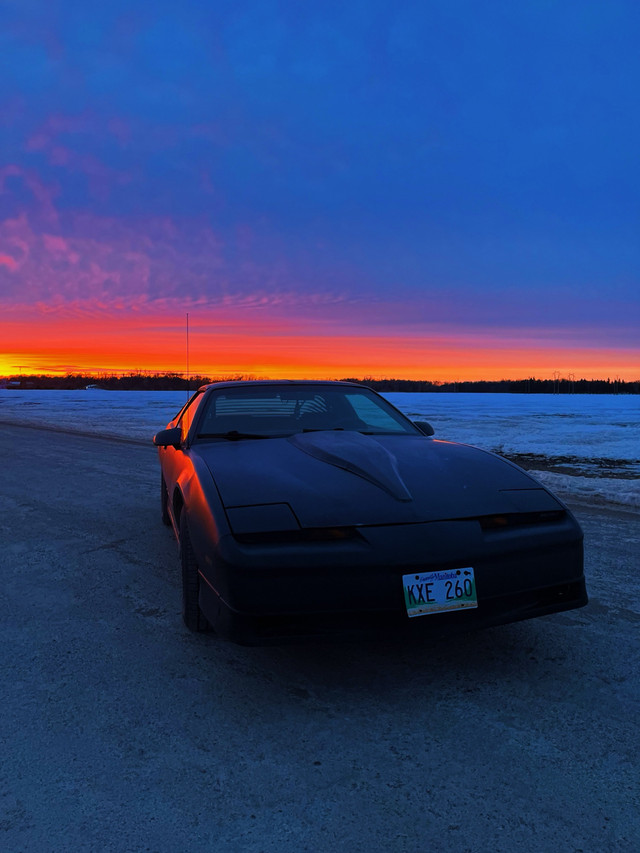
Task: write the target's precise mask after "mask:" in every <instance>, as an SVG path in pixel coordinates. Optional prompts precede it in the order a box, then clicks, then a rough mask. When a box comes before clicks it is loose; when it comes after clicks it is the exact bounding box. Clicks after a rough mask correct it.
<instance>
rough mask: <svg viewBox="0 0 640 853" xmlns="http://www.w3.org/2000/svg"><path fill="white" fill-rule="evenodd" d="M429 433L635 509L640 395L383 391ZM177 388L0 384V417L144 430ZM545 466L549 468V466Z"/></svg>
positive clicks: (163, 419)
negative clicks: (31, 388) (46, 388)
mask: <svg viewBox="0 0 640 853" xmlns="http://www.w3.org/2000/svg"><path fill="white" fill-rule="evenodd" d="M385 396H386V397H387V399H389V400H390V401H391V402H392V403H393V404H394V405H395V406H397V407H398V408H399V409H400V410H401V411H403V412H404V413H405V414H407V415H408V416H409V417H410V418H413V419H414V420H427V421H429V422H430V423H431V424H432V426H433V427H434V429H435V432H436V438H440V439H447V440H451V441H461V442H464V443H467V444H475V445H477V446H478V447H483V448H485V449H487V450H493V451H497V452H498V453H503V454H505V455H508V456H515V457H516V458H517V459H518V461H519V462H520V464H522V465H523V466H524V467H526V468H528V469H529V470H532V471H535V472H536V476H538V477H539V478H540V479H541V480H542V481H543V482H545V483H546V484H547V485H549V486H550V487H551V488H553V489H554V490H556V491H557V492H558V493H559V494H564V495H568V496H572V497H580V496H582V497H589V498H590V499H600V500H607V501H613V502H615V503H618V504H623V505H626V506H629V507H635V508H640V397H638V396H631V395H629V396H625V395H620V396H614V395H582V394H575V395H573V394H567V395H563V394H557V395H552V394H531V395H525V394H443V393H435V394H406V393H398V394H385ZM185 400H186V395H185V393H184V392H180V391H162V392H159V391H100V390H92V391H21V390H2V391H0V421H11V422H16V423H23V424H31V425H46V426H55V427H58V428H61V429H68V430H78V431H82V432H91V433H97V434H102V435H109V436H122V437H124V438H129V439H131V438H134V439H143V440H144V439H149V440H151V436H152V435H153V434H154V433H155V432H157V431H158V430H159V429H162V428H163V427H164V426H165V424H166V423H167V422H168V421H169V420H171V419H172V418H173V416H174V415H175V414H176V412H177V411H178V410H179V409H180V408H181V406H182V405H183V403H184V402H185ZM549 469H552V470H549Z"/></svg>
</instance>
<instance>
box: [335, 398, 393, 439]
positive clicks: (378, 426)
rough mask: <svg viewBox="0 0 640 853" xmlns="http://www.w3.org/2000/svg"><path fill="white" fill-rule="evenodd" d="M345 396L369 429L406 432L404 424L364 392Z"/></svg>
mask: <svg viewBox="0 0 640 853" xmlns="http://www.w3.org/2000/svg"><path fill="white" fill-rule="evenodd" d="M346 397H347V399H348V401H349V402H350V403H351V405H352V406H353V408H354V410H355V412H356V414H357V415H358V417H359V418H360V420H361V421H363V422H364V423H365V424H367V426H368V427H369V428H370V429H372V430H380V431H381V432H407V428H406V426H405V424H404V423H402V422H401V421H399V420H398V419H396V418H394V417H393V415H392V414H391V413H390V412H386V411H385V410H384V409H383V408H382V407H381V406H380V405H379V404H378V403H377V401H376V400H372V399H370V398H369V397H367V396H365V395H364V394H347V395H346Z"/></svg>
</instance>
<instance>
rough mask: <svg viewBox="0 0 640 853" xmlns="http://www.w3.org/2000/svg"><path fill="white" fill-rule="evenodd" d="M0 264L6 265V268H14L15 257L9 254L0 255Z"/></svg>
mask: <svg viewBox="0 0 640 853" xmlns="http://www.w3.org/2000/svg"><path fill="white" fill-rule="evenodd" d="M0 266H4V267H7V269H10V270H15V269H17V268H18V262H17V261H16V259H15V258H12V257H11V255H0Z"/></svg>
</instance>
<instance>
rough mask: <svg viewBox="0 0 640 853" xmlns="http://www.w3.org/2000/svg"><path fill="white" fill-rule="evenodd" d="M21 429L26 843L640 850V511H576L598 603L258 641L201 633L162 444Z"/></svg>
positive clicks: (11, 839)
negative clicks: (385, 631)
mask: <svg viewBox="0 0 640 853" xmlns="http://www.w3.org/2000/svg"><path fill="white" fill-rule="evenodd" d="M0 430H1V432H0V435H1V436H2V441H1V442H0V456H1V467H0V471H1V472H2V473H1V475H0V539H1V540H2V543H3V545H2V548H1V549H0V571H1V577H2V584H1V596H2V603H1V607H2V614H3V618H2V621H1V623H0V624H1V627H0V631H1V643H2V658H1V661H2V664H1V668H0V670H1V679H2V680H1V688H0V689H1V697H2V705H1V708H2V711H1V714H0V750H1V753H0V755H1V758H0V847H1V848H2V849H3V850H6V851H10V853H17V851H52V853H54V851H70V850H73V851H162V853H164V851H167V853H175V851H189V853H197V852H198V851H216V853H226V851H242V853H244V852H245V851H246V853H259V851H264V853H272V851H273V853H288V851H291V852H292V853H301V851H318V853H324V851H327V853H328V852H329V851H338V853H340V851H349V853H357V851H368V853H377V851H381V853H394V851H410V853H414V852H415V851H434V853H442V851H455V853H464V851H473V853H485V851H486V853H513V851H516V850H517V851H519V853H522V852H523V851H524V852H525V853H526V851H536V853H538V852H539V851H553V853H564V851H570V853H574V852H575V851H583V853H592V852H593V853H606V851H625V853H626V852H627V851H628V853H637V851H638V850H639V849H640V769H639V756H640V737H639V726H638V721H639V720H640V701H639V700H640V683H639V681H640V679H639V672H640V667H639V663H640V661H639V657H640V655H639V651H640V630H639V629H640V594H639V593H640V572H639V571H638V548H639V543H640V516H638V515H631V514H628V515H627V514H622V513H619V512H616V513H614V512H611V511H608V510H607V509H606V508H605V507H593V506H591V507H590V506H587V505H584V506H577V507H575V509H576V512H577V514H578V517H579V518H580V520H581V522H582V523H583V526H584V529H585V534H586V571H587V583H588V587H589V592H590V595H591V603H590V604H589V606H588V607H586V608H584V609H582V610H577V611H573V612H570V613H566V614H558V615H555V616H549V617H544V618H542V619H537V620H533V621H531V622H525V623H520V624H518V625H511V626H506V627H501V628H495V629H491V630H489V631H485V632H482V633H478V634H474V635H466V636H463V637H459V638H457V639H455V640H450V641H441V642H423V643H420V644H417V645H407V644H404V643H401V642H399V641H386V642H382V641H375V642H366V643H365V642H361V643H350V644H347V645H344V644H332V645H320V644H317V645H315V644H312V645H304V646H298V647H296V646H286V647H279V648H243V647H239V646H234V645H232V644H230V643H228V642H224V641H221V640H218V639H216V638H215V636H194V635H191V634H190V633H189V632H187V631H186V629H184V628H183V626H182V623H181V619H180V589H179V576H178V559H177V549H176V546H175V543H174V541H173V538H172V534H171V533H170V532H169V531H168V530H167V529H166V528H164V527H163V526H162V524H161V523H160V519H159V512H158V494H157V493H158V477H159V472H158V466H157V462H156V458H155V452H154V450H153V448H152V447H151V446H150V445H149V446H148V447H143V446H137V445H135V444H119V443H117V442H116V441H111V440H102V439H98V438H89V437H82V436H75V435H74V436H70V435H64V434H61V433H55V432H48V431H41V430H38V429H28V428H21V427H13V426H6V425H5V426H2V427H0Z"/></svg>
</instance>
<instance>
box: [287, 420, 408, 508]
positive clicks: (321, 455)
mask: <svg viewBox="0 0 640 853" xmlns="http://www.w3.org/2000/svg"><path fill="white" fill-rule="evenodd" d="M288 441H290V442H291V444H293V445H294V446H295V447H297V449H298V450H301V451H302V452H303V453H307V454H308V455H309V456H313V457H314V458H315V459H320V460H321V461H322V462H326V463H327V464H328V465H334V466H335V467H336V468H342V469H343V470H344V471H349V472H350V473H351V474H355V475H356V476H357V477H362V479H363V480H367V481H368V482H369V483H373V485H374V486H377V487H378V488H379V489H382V490H383V491H384V492H387V494H389V495H391V496H392V497H394V498H395V499H396V500H398V501H404V502H407V501H412V500H413V496H412V495H411V492H410V491H409V490H408V489H407V487H406V485H405V483H404V481H403V480H402V477H401V476H400V474H399V473H398V466H397V461H396V457H395V456H394V455H393V454H392V453H390V452H389V451H388V450H386V449H385V448H384V447H383V446H382V445H381V444H380V443H379V442H378V441H376V440H375V438H372V437H371V436H369V435H362V434H361V433H359V432H338V431H336V430H327V431H322V432H307V433H296V435H292V436H290V437H289V439H288Z"/></svg>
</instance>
